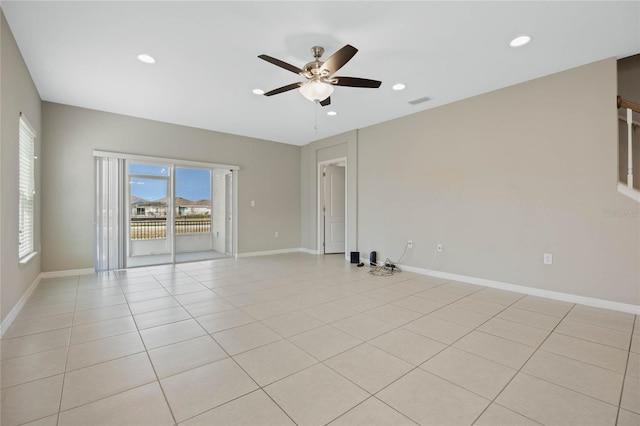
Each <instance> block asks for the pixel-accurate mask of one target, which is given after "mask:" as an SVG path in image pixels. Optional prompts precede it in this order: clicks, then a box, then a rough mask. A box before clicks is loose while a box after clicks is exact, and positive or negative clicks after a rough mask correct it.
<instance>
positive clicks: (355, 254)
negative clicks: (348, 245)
mask: <svg viewBox="0 0 640 426" xmlns="http://www.w3.org/2000/svg"><path fill="white" fill-rule="evenodd" d="M351 263H360V252H359V251H352V252H351Z"/></svg>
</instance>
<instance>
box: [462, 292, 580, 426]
mask: <svg viewBox="0 0 640 426" xmlns="http://www.w3.org/2000/svg"><path fill="white" fill-rule="evenodd" d="M573 306H575V304H574V305H573ZM573 306H572V307H571V308H570V309H569V310H568V311H567V312H566V313H565V315H564V317H563V318H562V319H563V320H564V318H566V316H567V315H569V312H571V310H572V309H573ZM561 322H562V320H561V321H560V322H558V324H557V325H556V326H555V327H554V328H553V330H551V331H550V332H549V334H548V335H547V337H545V339H544V340H543V341H542V342H540V344H539V345H538V346H537V348H536V349H535V350H534V351H533V352H532V353H531V355H529V357H528V358H527V359H526V360H525V362H524V363H522V365H521V366H520V368H519V369H517V371H516V373H515V374H514V375H513V376H512V377H511V379H509V381H507V383H506V384H505V385H504V386H503V387H502V389H501V390H500V391H499V392H498V393H497V394H496V396H495V397H494V398H493V399H492V400H491V403H489V405H487V407H485V409H484V410H482V413H480V414H479V415H478V417H476V419H475V420H474V421H473V423H472V426H473V425H474V424H475V423H476V422H477V421H478V419H479V418H480V417H482V415H483V414H484V412H485V411H487V408H489V407H490V406H491V404H494V403H495V402H496V400H497V399H498V398H499V397H500V395H502V393H503V392H504V391H505V389H507V387H509V385H510V384H511V382H513V379H515V378H516V377H517V376H518V374H520V372H522V369H523V368H524V366H525V365H527V363H528V362H529V360H531V358H533V356H534V355H535V354H536V353H537V352H538V350H540V348H541V347H542V345H544V343H545V342H546V341H547V339H549V337H550V336H551V335H552V334H553V332H554V330H555V329H556V328H557V327H558V326H559V325H560V323H561ZM509 409H510V410H511V411H514V412H516V413H518V414H520V415H522V416H524V417H527V418H529V417H528V416H526V415H525V414H523V413H520V412H518V411H516V410H513V409H511V408H509ZM536 423H539V422H537V421H536Z"/></svg>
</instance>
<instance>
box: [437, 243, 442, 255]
mask: <svg viewBox="0 0 640 426" xmlns="http://www.w3.org/2000/svg"><path fill="white" fill-rule="evenodd" d="M436 249H437V250H438V252H439V253H442V250H443V248H442V243H438V245H437V246H436Z"/></svg>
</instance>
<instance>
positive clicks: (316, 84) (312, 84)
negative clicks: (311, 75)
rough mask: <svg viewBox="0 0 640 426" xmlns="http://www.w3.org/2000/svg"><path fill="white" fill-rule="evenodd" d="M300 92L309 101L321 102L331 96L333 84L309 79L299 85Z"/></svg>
mask: <svg viewBox="0 0 640 426" xmlns="http://www.w3.org/2000/svg"><path fill="white" fill-rule="evenodd" d="M300 93H302V96H304V97H305V98H307V99H309V100H310V101H311V102H321V101H324V100H325V99H327V98H328V97H329V96H331V94H332V93H333V85H331V84H329V83H325V82H324V81H318V80H311V81H309V82H308V83H305V84H303V85H302V86H300Z"/></svg>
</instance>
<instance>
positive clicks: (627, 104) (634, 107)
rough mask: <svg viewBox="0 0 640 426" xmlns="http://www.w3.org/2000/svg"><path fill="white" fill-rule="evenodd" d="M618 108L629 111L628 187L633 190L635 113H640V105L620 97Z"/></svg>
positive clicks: (627, 115)
mask: <svg viewBox="0 0 640 426" xmlns="http://www.w3.org/2000/svg"><path fill="white" fill-rule="evenodd" d="M617 104H618V108H625V109H626V110H627V114H626V118H627V187H628V188H629V189H631V190H633V126H634V122H633V112H634V111H635V112H640V104H637V103H635V102H631V101H628V100H626V99H622V98H621V97H620V96H618V99H617Z"/></svg>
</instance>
